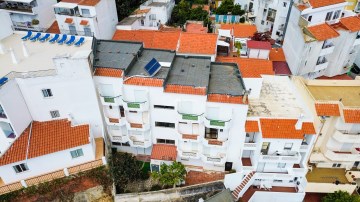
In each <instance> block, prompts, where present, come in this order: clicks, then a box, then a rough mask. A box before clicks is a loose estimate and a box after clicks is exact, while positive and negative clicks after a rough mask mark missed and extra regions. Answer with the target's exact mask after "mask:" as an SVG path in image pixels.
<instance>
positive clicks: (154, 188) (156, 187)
mask: <svg viewBox="0 0 360 202" xmlns="http://www.w3.org/2000/svg"><path fill="white" fill-rule="evenodd" d="M158 190H161V186H160V185H158V184H156V185H153V186H151V188H150V191H158Z"/></svg>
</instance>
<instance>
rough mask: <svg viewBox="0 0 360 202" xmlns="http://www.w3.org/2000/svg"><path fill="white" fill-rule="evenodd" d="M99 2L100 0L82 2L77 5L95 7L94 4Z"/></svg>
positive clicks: (83, 0)
mask: <svg viewBox="0 0 360 202" xmlns="http://www.w3.org/2000/svg"><path fill="white" fill-rule="evenodd" d="M99 2H100V0H82V1H80V2H79V5H83V6H96V4H98V3H99Z"/></svg>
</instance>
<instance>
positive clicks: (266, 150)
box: [261, 142, 270, 155]
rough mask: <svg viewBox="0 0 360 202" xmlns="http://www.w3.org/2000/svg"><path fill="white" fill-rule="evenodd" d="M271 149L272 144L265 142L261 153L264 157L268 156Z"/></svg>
mask: <svg viewBox="0 0 360 202" xmlns="http://www.w3.org/2000/svg"><path fill="white" fill-rule="evenodd" d="M269 147H270V142H263V144H262V146H261V153H262V154H263V155H267V153H268V151H269Z"/></svg>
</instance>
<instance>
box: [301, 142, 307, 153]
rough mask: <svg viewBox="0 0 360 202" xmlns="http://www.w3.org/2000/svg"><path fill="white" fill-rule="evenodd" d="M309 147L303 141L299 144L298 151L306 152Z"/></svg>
mask: <svg viewBox="0 0 360 202" xmlns="http://www.w3.org/2000/svg"><path fill="white" fill-rule="evenodd" d="M308 149H309V145H308V144H307V143H303V144H302V145H301V146H300V152H306V151H307V150H308Z"/></svg>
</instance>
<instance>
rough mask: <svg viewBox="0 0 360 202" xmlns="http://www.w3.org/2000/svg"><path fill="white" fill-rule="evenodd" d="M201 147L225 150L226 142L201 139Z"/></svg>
mask: <svg viewBox="0 0 360 202" xmlns="http://www.w3.org/2000/svg"><path fill="white" fill-rule="evenodd" d="M202 142H203V145H204V146H207V147H217V148H225V147H226V146H227V140H226V141H219V140H216V139H205V138H203V139H202Z"/></svg>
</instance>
